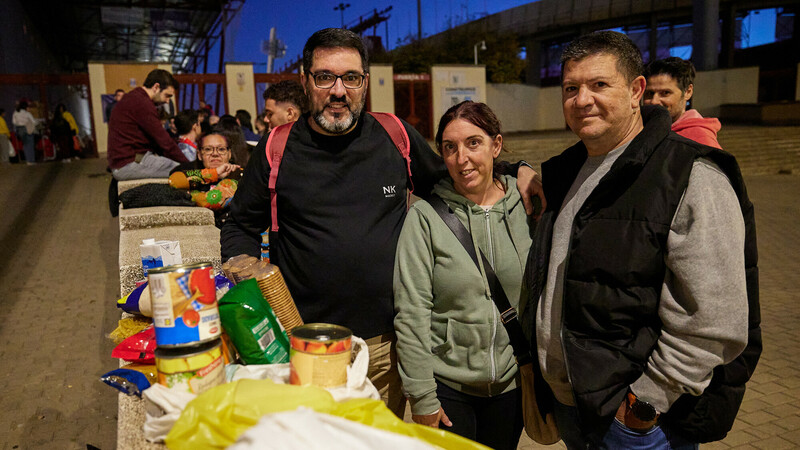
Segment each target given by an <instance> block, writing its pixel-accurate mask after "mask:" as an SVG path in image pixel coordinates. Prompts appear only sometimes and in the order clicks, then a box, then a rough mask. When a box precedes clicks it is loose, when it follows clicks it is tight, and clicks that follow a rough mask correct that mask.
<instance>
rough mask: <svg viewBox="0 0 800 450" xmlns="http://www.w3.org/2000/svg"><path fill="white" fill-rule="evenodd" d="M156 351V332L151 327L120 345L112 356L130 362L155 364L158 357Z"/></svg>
mask: <svg viewBox="0 0 800 450" xmlns="http://www.w3.org/2000/svg"><path fill="white" fill-rule="evenodd" d="M155 349H156V330H155V328H153V326H152V325H151V326H149V327H147V328H145V329H144V330H143V331H141V332H139V333H136V334H134V335H133V336H131V337H129V338H127V339H125V340H124V341H122V342H120V344H119V345H117V346H116V347H114V350H112V351H111V356H112V357H114V358H120V359H124V360H125V361H130V362H137V363H141V364H154V363H155V361H156V356H155V353H153V351H154V350H155Z"/></svg>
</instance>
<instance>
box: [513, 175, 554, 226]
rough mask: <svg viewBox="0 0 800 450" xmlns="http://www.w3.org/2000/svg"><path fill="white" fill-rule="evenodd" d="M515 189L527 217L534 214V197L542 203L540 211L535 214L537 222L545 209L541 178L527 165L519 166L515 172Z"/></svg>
mask: <svg viewBox="0 0 800 450" xmlns="http://www.w3.org/2000/svg"><path fill="white" fill-rule="evenodd" d="M517 189H519V192H520V194H522V203H523V204H524V205H525V212H526V213H528V215H530V214H533V213H534V210H535V206H534V202H533V199H534V197H538V198H539V200H540V201H541V203H542V209H541V210H540V211H539V213H538V214H536V220H539V218H541V217H542V213H543V212H544V209H545V207H547V200H545V198H544V189H543V188H542V176H541V175H539V174H538V173H536V171H535V170H533V169H532V168H531V167H530V166H529V165H527V164H520V166H519V169H518V171H517Z"/></svg>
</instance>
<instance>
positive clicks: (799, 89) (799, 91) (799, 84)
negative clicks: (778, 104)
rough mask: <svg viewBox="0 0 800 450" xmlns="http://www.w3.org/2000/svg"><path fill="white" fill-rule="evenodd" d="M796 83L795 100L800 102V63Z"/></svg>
mask: <svg viewBox="0 0 800 450" xmlns="http://www.w3.org/2000/svg"><path fill="white" fill-rule="evenodd" d="M795 83H796V84H795V88H794V100H795V101H796V102H800V64H798V65H797V78H796V81H795Z"/></svg>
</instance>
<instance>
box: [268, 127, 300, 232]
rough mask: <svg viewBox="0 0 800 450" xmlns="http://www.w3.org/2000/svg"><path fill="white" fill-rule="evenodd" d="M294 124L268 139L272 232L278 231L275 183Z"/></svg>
mask: <svg viewBox="0 0 800 450" xmlns="http://www.w3.org/2000/svg"><path fill="white" fill-rule="evenodd" d="M292 125H294V122H290V123H287V124H284V125H281V126H279V127H278V128H275V129H274V130H272V131H271V132H270V133H269V137H268V138H267V147H266V150H265V151H266V153H267V164H269V198H270V207H271V210H272V228H271V231H278V194H277V192H275V183H276V182H277V180H278V169H279V168H280V166H281V160H282V159H283V151H284V150H286V141H287V140H288V139H289V133H290V132H291V131H292Z"/></svg>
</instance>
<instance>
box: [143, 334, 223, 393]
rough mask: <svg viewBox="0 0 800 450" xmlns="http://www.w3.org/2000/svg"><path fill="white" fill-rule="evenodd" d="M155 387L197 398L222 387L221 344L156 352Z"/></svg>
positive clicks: (163, 349) (212, 342) (158, 349)
mask: <svg viewBox="0 0 800 450" xmlns="http://www.w3.org/2000/svg"><path fill="white" fill-rule="evenodd" d="M155 355H156V369H157V370H158V384H162V385H164V386H166V387H168V388H170V389H178V390H180V391H183V392H190V393H192V394H199V393H201V392H205V391H207V390H209V389H211V388H212V387H214V386H219V385H220V384H223V383H225V363H224V361H223V354H222V341H220V340H219V339H215V340H213V341H211V342H206V343H204V344H200V345H197V346H195V347H180V348H156V350H155Z"/></svg>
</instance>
